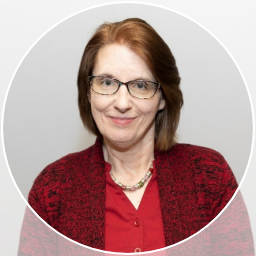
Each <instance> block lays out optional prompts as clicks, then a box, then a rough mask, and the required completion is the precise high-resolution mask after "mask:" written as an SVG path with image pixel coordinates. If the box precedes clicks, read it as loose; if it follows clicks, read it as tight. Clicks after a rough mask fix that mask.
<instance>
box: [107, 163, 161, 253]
mask: <svg viewBox="0 0 256 256" xmlns="http://www.w3.org/2000/svg"><path fill="white" fill-rule="evenodd" d="M153 167H154V169H155V165H154V162H153ZM105 169H106V181H107V183H106V208H105V250H106V251H111V252H128V253H132V252H133V253H134V252H138V251H139V252H145V251H152V250H156V249H160V248H163V247H165V239H164V228H163V220H162V213H161V208H160V198H159V192H158V184H157V176H156V172H155V171H153V175H152V177H151V179H150V180H149V182H148V184H147V187H146V190H145V192H144V194H143V197H142V200H141V202H140V205H139V207H138V209H137V210H136V209H135V207H134V206H133V204H132V203H131V202H130V200H129V199H128V197H127V196H126V195H125V193H124V192H123V190H122V189H121V188H120V187H119V186H118V185H117V184H115V183H114V181H113V180H112V178H111V177H110V174H109V172H110V170H111V165H110V164H108V163H106V168H105Z"/></svg>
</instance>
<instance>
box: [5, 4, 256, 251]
mask: <svg viewBox="0 0 256 256" xmlns="http://www.w3.org/2000/svg"><path fill="white" fill-rule="evenodd" d="M57 2H58V1H56V5H55V4H52V3H51V4H50V3H47V2H46V3H45V5H44V6H40V5H39V6H35V5H33V3H32V2H30V1H27V2H26V1H24V2H23V3H22V5H19V4H18V3H17V2H8V4H7V3H5V2H3V3H1V5H2V6H1V7H3V8H1V10H6V9H7V10H9V11H10V12H9V13H7V12H4V13H3V15H2V17H1V18H2V19H3V20H4V21H3V22H2V24H5V25H6V24H8V25H9V29H5V30H4V31H5V32H4V38H5V39H4V41H3V42H4V43H3V48H2V51H3V52H1V53H2V54H1V56H3V58H2V62H1V64H2V69H3V70H4V71H5V72H4V75H2V76H1V84H2V85H4V86H3V87H1V90H2V91H1V92H3V93H2V94H1V99H2V101H4V93H5V91H6V90H7V87H8V86H7V84H8V82H9V81H10V79H11V76H12V73H13V72H14V70H15V67H16V66H17V65H18V62H19V61H20V59H21V57H22V56H23V55H24V54H25V52H26V50H27V49H28V48H29V47H30V45H31V44H32V43H33V42H34V41H35V40H36V39H37V38H38V36H40V35H41V34H42V33H43V32H44V31H45V30H46V29H48V28H49V27H51V26H52V25H54V24H55V23H56V22H57V21H59V20H60V19H61V18H65V17H66V16H67V15H68V14H72V13H74V12H75V11H78V10H80V9H82V8H83V7H86V5H85V4H84V3H82V1H76V2H77V6H75V5H74V4H73V3H74V2H72V5H71V3H68V2H62V7H63V8H62V9H61V10H60V9H59V5H58V4H57ZM160 2H161V1H159V2H158V3H160ZM195 2H196V1H195ZM195 2H193V6H190V5H189V2H186V1H180V2H179V4H178V3H176V4H174V3H172V1H170V2H169V3H172V6H170V7H172V8H174V9H176V10H178V11H181V12H183V13H185V14H187V15H188V16H190V17H192V18H194V19H196V20H197V21H198V22H201V23H202V24H203V25H204V26H206V27H208V28H209V29H210V30H211V31H212V32H213V33H214V34H215V35H216V36H217V37H219V38H220V40H221V41H222V42H223V43H224V44H225V45H226V46H227V48H228V49H229V50H230V51H231V53H232V54H233V55H234V57H235V59H236V60H237V62H238V64H239V65H240V67H241V69H242V71H243V73H244V75H245V78H246V79H247V82H248V86H249V88H250V90H251V93H252V98H253V99H254V96H255V95H254V91H253V87H252V84H254V83H255V77H254V73H253V72H252V70H254V69H253V67H254V66H253V61H252V60H253V59H255V50H254V48H253V45H255V38H254V37H253V36H252V35H251V33H249V32H250V30H249V28H252V24H255V23H253V22H252V21H255V19H254V20H253V17H252V10H253V8H250V7H252V6H248V5H247V6H246V7H245V6H242V5H239V4H238V2H234V1H232V9H230V8H229V5H228V3H229V2H227V3H226V5H223V3H222V4H220V3H216V2H215V3H214V5H213V6H211V5H209V4H208V3H207V5H206V4H203V3H202V2H201V1H198V5H200V6H201V9H198V8H197V6H196V4H195ZM13 3H15V5H14V4H13ZM26 3H27V4H30V8H32V10H33V11H32V12H31V9H30V11H28V10H27V8H26ZM95 3H96V2H95ZM162 4H163V5H166V6H168V5H167V3H164V2H162ZM230 4H231V2H230ZM251 5H253V4H252V2H251ZM220 6H221V8H220ZM24 13H25V14H26V15H24ZM15 19H16V20H15ZM17 19H18V20H17ZM34 20H35V21H37V22H38V23H36V22H34ZM220 21H221V22H220ZM241 22H243V23H242V24H245V25H244V26H242V25H241ZM152 25H153V24H152ZM244 27H246V28H247V30H244ZM17 28H18V29H17ZM14 32H15V33H14ZM24 34H25V36H24ZM244 38H246V40H245V39H244ZM17 42H19V44H18V43H17ZM246 50H247V51H246ZM174 53H175V52H174ZM176 58H177V59H178V56H176ZM3 60H4V61H3ZM203 108H204V107H203ZM13 111H14V110H13ZM22 125H25V124H24V122H23V121H22V122H21V123H20V124H19V127H20V126H22ZM56 136H57V135H56ZM244 136H245V134H244ZM53 137H54V136H52V138H53ZM53 139H54V138H53ZM193 143H194V142H193ZM196 144H199V143H196ZM51 145H52V144H51ZM207 146H211V145H209V144H208V145H207ZM215 148H216V147H215ZM216 149H217V150H219V149H218V148H216ZM22 150H23V149H20V152H21V151H22ZM48 150H51V149H50V148H48ZM53 151H54V150H53ZM219 151H220V150H219ZM69 152H70V151H69ZM222 153H223V152H222ZM223 154H224V155H225V157H226V154H225V153H223ZM226 158H227V157H226ZM54 160H55V159H54ZM227 160H228V159H227ZM228 161H229V160H228ZM229 162H230V161H229ZM1 166H2V170H3V171H2V172H1V195H2V197H1V201H2V205H3V207H4V209H5V211H2V213H1V214H2V216H1V217H2V218H1V227H2V225H3V227H4V229H2V230H3V231H2V232H1V235H2V236H3V237H2V239H1V242H3V241H4V243H3V244H1V246H0V248H1V250H2V251H0V252H1V255H14V254H12V253H13V252H15V244H17V240H18V230H19V227H20V223H21V219H22V215H23V209H24V205H25V204H24V202H23V201H22V200H20V198H19V195H18V194H17V191H16V190H15V188H14V185H13V184H12V182H11V179H10V177H9V175H8V169H7V167H6V164H5V161H4V157H3V155H1ZM253 166H254V167H255V160H252V162H251V165H250V168H249V171H248V175H247V178H246V179H245V183H244V185H243V187H242V192H243V194H244V197H245V201H246V202H247V205H248V208H249V213H250V215H251V217H252V216H253V213H254V211H255V208H254V204H253V189H254V186H253V183H252V182H253V181H254V180H255V177H254V175H255V174H254V172H253V171H252V170H253ZM25 175H26V174H24V176H25ZM254 193H255V192H254ZM6 195H8V196H6ZM254 216H255V214H254ZM251 221H252V225H253V227H255V220H254V218H252V219H251Z"/></svg>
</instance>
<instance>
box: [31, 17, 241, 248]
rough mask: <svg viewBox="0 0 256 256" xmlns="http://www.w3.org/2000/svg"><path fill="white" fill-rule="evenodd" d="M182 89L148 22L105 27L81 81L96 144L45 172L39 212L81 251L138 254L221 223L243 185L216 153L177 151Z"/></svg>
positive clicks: (82, 106) (37, 198)
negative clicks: (81, 247) (221, 216)
mask: <svg viewBox="0 0 256 256" xmlns="http://www.w3.org/2000/svg"><path fill="white" fill-rule="evenodd" d="M179 83H180V77H179V73H178V69H177V67H176V64H175V59H174V57H173V55H172V53H171V51H170V49H169V47H168V46H167V45H166V43H165V42H164V41H163V39H162V38H161V37H160V36H159V35H158V34H157V32H156V31H155V30H154V29H153V28H152V27H151V26H150V25H148V24H147V23H146V22H145V21H143V20H141V19H136V18H134V19H127V20H124V21H122V22H116V23H105V24H103V25H101V26H100V27H99V28H98V29H97V31H96V32H95V34H94V35H93V36H92V38H91V39H90V41H89V42H88V44H87V46H86V48H85V51H84V54H83V57H82V60H81V64H80V69H79V74H78V104H79V110H80V115H81V118H82V120H83V123H84V125H85V126H86V127H87V129H88V130H89V131H90V132H92V133H93V134H95V135H96V136H97V140H96V143H95V144H94V145H93V146H92V147H90V148H88V149H86V150H84V151H82V152H78V153H74V154H70V155H67V156H65V157H63V158H61V159H60V160H58V161H56V162H54V163H53V164H51V165H49V166H47V167H46V168H45V169H44V170H43V171H42V172H41V174H40V175H39V176H38V177H37V179H36V180H35V183H34V185H33V187H32V189H31V191H30V194H29V204H30V205H31V206H32V207H33V209H34V210H35V211H36V212H37V213H38V214H39V215H40V216H41V217H42V218H43V219H44V220H45V221H46V222H47V223H48V224H50V225H51V226H52V227H53V228H55V229H56V230H58V231H59V232H60V233H62V234H64V235H65V236H67V237H69V238H71V239H73V240H75V241H77V242H79V243H82V244H85V245H88V246H91V247H94V248H98V249H102V250H107V251H114V252H128V253H129V252H143V251H150V250H154V249H159V248H162V247H165V246H168V245H171V244H174V243H177V242H179V241H181V240H183V239H185V238H187V237H189V236H191V235H192V234H194V233H196V232H197V231H199V230H200V229H202V228H203V227H204V226H205V225H207V224H208V223H209V222H210V221H211V220H212V219H214V217H216V216H217V214H218V213H219V212H220V211H221V210H222V209H223V208H224V207H225V205H226V204H227V203H228V201H229V200H230V198H231V197H232V195H233V194H234V192H235V190H236V188H237V182H236V180H235V178H234V175H233V173H232V171H231V170H230V168H229V166H228V164H227V163H226V162H225V160H224V159H223V157H222V156H221V155H220V154H219V153H217V152H216V151H213V150H211V149H207V148H203V147H198V146H192V145H188V144H178V143H176V141H175V132H176V129H177V126H178V121H179V115H180V109H181V107H182V104H183V98H182V93H181V91H180V88H179Z"/></svg>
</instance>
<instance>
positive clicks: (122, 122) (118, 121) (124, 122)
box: [110, 116, 135, 125]
mask: <svg viewBox="0 0 256 256" xmlns="http://www.w3.org/2000/svg"><path fill="white" fill-rule="evenodd" d="M110 119H111V120H112V121H113V122H114V123H115V124H118V125H127V124H130V123H131V122H132V121H133V120H134V119H135V117H113V116H110Z"/></svg>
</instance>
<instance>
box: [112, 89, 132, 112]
mask: <svg viewBox="0 0 256 256" xmlns="http://www.w3.org/2000/svg"><path fill="white" fill-rule="evenodd" d="M114 107H115V108H116V109H118V110H119V111H120V112H121V113H125V112H127V111H128V110H129V109H131V108H132V96H131V95H130V93H129V92H128V88H127V86H126V85H125V84H122V85H121V86H120V88H119V90H118V91H117V92H116V93H115V103H114Z"/></svg>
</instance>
